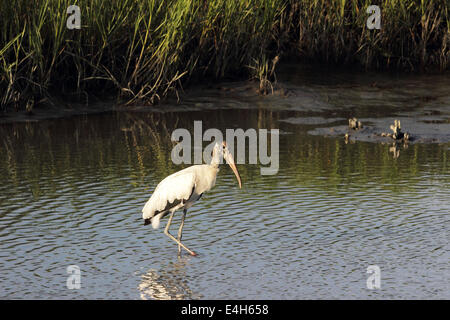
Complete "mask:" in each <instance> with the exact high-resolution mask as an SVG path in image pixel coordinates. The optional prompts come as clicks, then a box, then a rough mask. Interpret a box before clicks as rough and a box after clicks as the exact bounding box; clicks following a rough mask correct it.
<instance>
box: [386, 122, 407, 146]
mask: <svg viewBox="0 0 450 320" xmlns="http://www.w3.org/2000/svg"><path fill="white" fill-rule="evenodd" d="M390 128H391V130H392V132H393V133H385V132H383V133H382V134H381V136H382V137H391V138H392V139H394V140H403V141H404V142H407V141H409V139H410V138H411V136H410V134H409V133H408V132H402V128H401V124H400V120H394V124H393V125H392V124H391V126H390Z"/></svg>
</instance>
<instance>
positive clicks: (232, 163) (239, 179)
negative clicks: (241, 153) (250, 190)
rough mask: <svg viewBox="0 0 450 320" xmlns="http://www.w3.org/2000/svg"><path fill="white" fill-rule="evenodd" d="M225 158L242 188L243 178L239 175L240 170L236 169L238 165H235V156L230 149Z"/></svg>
mask: <svg viewBox="0 0 450 320" xmlns="http://www.w3.org/2000/svg"><path fill="white" fill-rule="evenodd" d="M223 158H224V159H225V161H226V162H227V163H228V165H229V166H230V168H231V170H233V172H234V175H235V176H236V179H237V181H238V182H239V188H242V183H241V176H240V175H239V172H238V169H237V168H236V165H235V164H234V159H233V155H232V154H231V153H230V152H229V151H228V149H226V150H225V153H224V156H223Z"/></svg>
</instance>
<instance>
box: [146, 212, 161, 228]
mask: <svg viewBox="0 0 450 320" xmlns="http://www.w3.org/2000/svg"><path fill="white" fill-rule="evenodd" d="M160 220H161V214H157V215H156V216H154V217H151V218H149V219H144V226H146V225H148V224H150V223H151V224H152V227H153V229H158V228H159V222H160Z"/></svg>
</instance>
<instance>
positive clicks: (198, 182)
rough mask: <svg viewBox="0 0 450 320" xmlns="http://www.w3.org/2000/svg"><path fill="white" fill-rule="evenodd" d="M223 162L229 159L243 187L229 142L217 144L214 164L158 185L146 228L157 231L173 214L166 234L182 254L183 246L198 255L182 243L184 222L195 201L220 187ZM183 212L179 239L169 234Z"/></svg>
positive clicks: (177, 174) (147, 212)
mask: <svg viewBox="0 0 450 320" xmlns="http://www.w3.org/2000/svg"><path fill="white" fill-rule="evenodd" d="M222 159H225V161H226V162H227V163H228V165H229V166H230V167H231V169H232V170H233V172H234V174H235V175H236V178H237V181H238V183H239V188H241V187H242V184H241V177H240V176H239V172H238V170H237V168H236V165H235V163H234V159H233V155H232V154H231V153H230V151H229V150H228V147H227V144H226V142H222V144H219V143H216V144H215V146H214V148H213V152H212V159H211V163H210V164H202V165H194V166H190V167H188V168H186V169H183V170H180V171H178V172H175V173H173V174H171V175H170V176H168V177H166V178H165V179H164V180H162V181H161V182H160V183H159V184H158V186H157V187H156V189H155V191H154V192H153V194H152V196H151V197H150V199H149V200H148V201H147V203H146V204H145V206H144V208H143V209H142V218H144V225H148V224H150V223H151V224H152V227H153V228H154V229H157V228H158V227H159V223H160V220H161V219H162V218H163V217H165V216H166V215H167V214H169V213H170V217H169V221H168V222H167V226H166V228H165V229H164V233H165V234H166V235H167V236H168V237H169V238H171V239H172V240H174V241H175V242H176V243H178V254H180V253H181V247H183V248H184V249H185V250H186V251H187V252H189V253H190V254H191V255H193V256H196V255H197V254H196V253H195V252H194V251H192V250H190V249H189V248H187V247H186V246H185V245H184V244H183V243H182V242H181V236H182V231H183V226H184V219H185V217H186V213H187V210H188V209H189V208H190V207H191V206H192V205H193V204H194V202H195V201H197V200H198V199H200V197H201V196H202V194H203V193H204V192H206V191H209V190H211V189H212V188H213V187H214V185H215V184H216V177H217V173H218V172H219V164H220V163H221V162H222ZM180 209H183V216H182V218H181V225H180V228H179V229H178V239H176V238H175V237H174V236H172V235H171V234H170V233H169V227H170V224H171V223H172V218H173V215H174V213H175V211H177V210H180Z"/></svg>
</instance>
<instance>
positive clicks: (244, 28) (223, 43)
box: [0, 0, 450, 112]
mask: <svg viewBox="0 0 450 320" xmlns="http://www.w3.org/2000/svg"><path fill="white" fill-rule="evenodd" d="M72 4H76V5H78V6H79V7H80V8H81V24H82V28H81V30H68V29H67V28H66V21H67V18H68V15H67V14H66V9H67V7H68V6H69V5H72ZM370 4H378V5H380V7H381V11H382V22H381V23H382V29H381V30H368V29H367V28H366V20H367V17H368V14H367V13H366V8H367V7H368V6H369V5H370ZM449 6H450V5H449V3H448V1H444V0H442V1H436V0H429V1H426V0H405V1H402V0H385V1H369V0H358V1H357V0H351V1H350V0H339V1H328V0H304V1H294V0H236V1H228V0H210V1H204V0H166V1H163V0H139V1H138V0H110V1H102V0H78V1H77V0H70V1H69V0H34V1H29V0H12V1H10V2H8V1H2V2H1V4H0V14H1V16H0V90H1V91H0V92H1V95H0V104H1V106H2V108H3V110H6V108H7V107H13V108H16V109H20V108H25V106H26V107H27V108H28V109H29V110H28V111H30V112H31V110H32V108H33V106H34V105H35V104H39V103H42V102H43V101H46V100H48V99H49V98H50V97H51V96H52V95H55V94H56V95H61V96H69V97H72V98H76V97H80V98H81V97H85V96H89V95H92V94H93V93H95V94H111V93H114V94H117V97H118V99H119V100H120V101H122V102H124V103H128V104H133V103H137V102H140V103H142V102H144V103H150V104H155V103H157V102H158V101H159V100H160V99H161V98H163V97H164V96H166V95H167V94H174V95H178V94H179V91H180V90H182V85H183V84H185V83H192V82H196V81H202V80H204V79H220V78H224V77H241V78H242V77H249V78H256V79H257V80H259V82H260V91H261V92H262V93H270V92H271V90H272V88H273V86H272V84H273V82H274V81H275V80H276V77H275V66H276V64H277V62H278V60H279V59H281V60H282V59H286V58H290V57H295V58H300V59H303V60H305V61H311V60H312V61H318V62H325V63H330V64H356V65H358V66H361V67H363V68H380V69H406V70H413V71H415V70H419V69H426V68H439V69H441V70H447V69H448V65H449V59H450V53H449V47H450V44H449V43H450V36H449V34H450V23H449V22H450V15H449ZM275 59H276V60H275ZM49 101H51V100H49Z"/></svg>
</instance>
